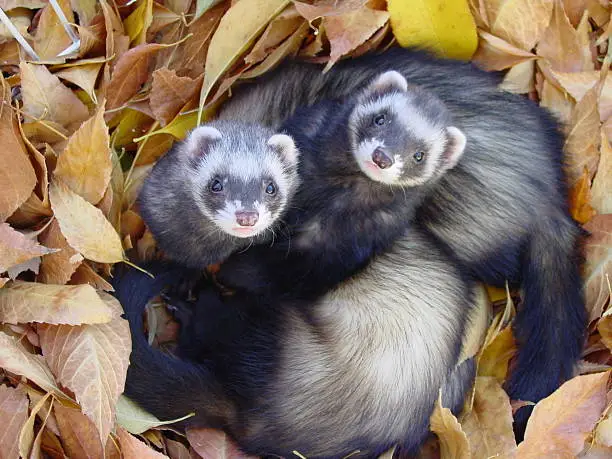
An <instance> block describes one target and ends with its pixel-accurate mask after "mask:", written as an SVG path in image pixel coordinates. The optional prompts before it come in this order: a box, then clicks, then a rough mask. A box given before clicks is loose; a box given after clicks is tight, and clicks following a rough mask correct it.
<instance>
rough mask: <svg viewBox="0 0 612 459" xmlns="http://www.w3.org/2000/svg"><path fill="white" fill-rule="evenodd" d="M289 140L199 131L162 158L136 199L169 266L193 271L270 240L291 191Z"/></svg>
mask: <svg viewBox="0 0 612 459" xmlns="http://www.w3.org/2000/svg"><path fill="white" fill-rule="evenodd" d="M298 154H299V153H298V151H297V149H296V148H295V145H294V142H293V140H292V139H291V138H290V137H288V136H286V135H282V134H276V133H274V132H273V131H272V130H271V129H268V128H264V127H261V126H253V125H249V124H246V123H240V122H229V121H222V122H215V123H210V124H208V125H204V126H199V127H197V128H195V129H194V130H193V131H191V132H190V133H189V135H188V136H187V138H186V139H185V141H183V142H179V143H177V144H176V145H175V146H174V147H173V148H172V150H170V151H169V152H168V153H167V154H166V155H165V156H164V157H163V158H161V159H160V160H159V161H158V162H157V164H156V165H155V167H154V168H153V169H152V171H151V173H150V174H149V176H148V177H147V178H146V180H145V183H144V186H143V188H142V191H141V193H140V196H139V208H140V212H141V214H142V216H143V219H144V221H145V223H146V224H147V226H148V227H149V229H150V230H151V232H152V233H153V235H154V236H155V239H156V240H157V242H158V244H159V245H160V247H161V248H162V249H163V250H164V252H165V253H166V254H167V255H168V256H169V257H170V258H172V259H174V260H176V261H178V262H180V263H182V264H184V265H187V266H190V267H194V268H204V267H205V266H207V265H209V264H213V263H218V262H221V261H223V260H224V259H225V258H226V257H227V256H228V255H230V254H231V253H232V252H234V251H236V250H238V249H241V248H245V247H248V246H249V245H251V244H253V243H261V242H263V241H266V240H269V239H271V237H272V232H273V231H274V230H275V228H276V226H277V221H278V220H279V218H281V217H282V215H283V213H284V211H285V210H286V208H287V205H288V203H289V202H290V201H291V199H292V197H293V194H294V193H295V191H296V190H297V188H298V178H297V163H298Z"/></svg>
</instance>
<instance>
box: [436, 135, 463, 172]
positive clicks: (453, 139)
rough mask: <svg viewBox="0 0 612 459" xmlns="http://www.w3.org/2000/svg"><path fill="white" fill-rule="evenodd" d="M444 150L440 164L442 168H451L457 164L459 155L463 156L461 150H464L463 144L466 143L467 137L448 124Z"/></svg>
mask: <svg viewBox="0 0 612 459" xmlns="http://www.w3.org/2000/svg"><path fill="white" fill-rule="evenodd" d="M446 137H447V143H446V150H445V151H444V160H443V164H442V169H443V170H448V169H452V168H453V167H455V166H456V165H457V163H458V162H459V160H460V159H461V157H462V156H463V152H464V151H465V145H466V143H467V139H466V138H465V134H464V133H463V132H462V131H461V130H460V129H459V128H456V127H455V126H450V127H447V128H446Z"/></svg>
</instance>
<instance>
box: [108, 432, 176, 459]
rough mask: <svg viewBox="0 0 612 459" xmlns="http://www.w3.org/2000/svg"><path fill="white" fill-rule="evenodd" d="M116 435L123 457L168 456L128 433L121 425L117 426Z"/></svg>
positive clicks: (131, 458)
mask: <svg viewBox="0 0 612 459" xmlns="http://www.w3.org/2000/svg"><path fill="white" fill-rule="evenodd" d="M117 436H118V437H119V444H120V445H121V452H122V453H123V457H124V458H125V459H148V458H151V459H157V458H162V457H168V456H166V455H164V454H161V453H158V452H157V451H155V450H154V449H151V448H149V447H148V446H147V445H146V444H145V443H143V442H141V441H140V440H138V439H137V438H136V437H134V436H132V435H130V434H129V433H127V432H126V431H125V430H123V429H122V428H121V427H119V428H117Z"/></svg>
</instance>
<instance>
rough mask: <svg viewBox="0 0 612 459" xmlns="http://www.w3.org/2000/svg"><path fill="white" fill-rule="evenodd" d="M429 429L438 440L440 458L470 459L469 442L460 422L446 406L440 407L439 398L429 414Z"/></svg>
mask: <svg viewBox="0 0 612 459" xmlns="http://www.w3.org/2000/svg"><path fill="white" fill-rule="evenodd" d="M431 431H432V432H433V433H435V434H436V435H437V436H438V439H439V440H440V456H441V457H442V458H448V459H451V458H453V459H471V457H472V455H471V453H470V444H469V442H468V438H467V436H466V434H465V432H464V431H463V430H462V428H461V424H459V422H458V421H457V418H456V417H455V416H453V413H451V411H450V410H449V409H448V408H444V407H442V405H441V403H440V398H438V400H437V401H436V404H435V406H434V411H433V413H432V415H431Z"/></svg>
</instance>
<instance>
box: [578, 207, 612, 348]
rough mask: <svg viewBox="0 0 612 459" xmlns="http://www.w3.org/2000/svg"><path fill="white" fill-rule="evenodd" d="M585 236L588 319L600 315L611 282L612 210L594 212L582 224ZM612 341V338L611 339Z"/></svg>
mask: <svg viewBox="0 0 612 459" xmlns="http://www.w3.org/2000/svg"><path fill="white" fill-rule="evenodd" d="M584 229H585V230H587V231H588V232H589V233H590V235H589V236H588V238H587V239H586V241H585V242H586V250H585V258H586V263H585V266H584V275H583V276H584V292H585V296H586V306H587V311H588V312H589V318H590V320H591V321H592V320H596V319H599V317H600V316H601V314H602V312H603V309H604V307H605V306H606V304H607V303H608V300H609V298H610V285H611V284H612V214H605V215H596V216H595V217H593V218H592V219H591V221H589V222H588V223H587V224H586V225H584ZM610 344H611V345H612V342H611V343H610Z"/></svg>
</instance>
